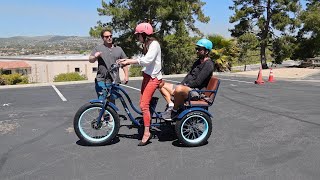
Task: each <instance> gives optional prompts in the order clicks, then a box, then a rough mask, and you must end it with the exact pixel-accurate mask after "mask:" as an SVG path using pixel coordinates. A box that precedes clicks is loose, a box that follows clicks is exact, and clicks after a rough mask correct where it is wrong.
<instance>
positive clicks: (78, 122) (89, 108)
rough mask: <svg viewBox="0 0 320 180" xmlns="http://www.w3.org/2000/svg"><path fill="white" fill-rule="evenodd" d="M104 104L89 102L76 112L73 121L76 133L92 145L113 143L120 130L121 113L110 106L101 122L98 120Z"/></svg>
mask: <svg viewBox="0 0 320 180" xmlns="http://www.w3.org/2000/svg"><path fill="white" fill-rule="evenodd" d="M102 108H103V105H102V104H91V103H87V104H85V105H83V106H82V107H81V108H80V109H79V110H78V111H77V113H76V115H75V117H74V121H73V126H74V130H75V133H76V134H77V136H78V137H79V139H80V140H82V141H84V142H85V143H87V144H90V145H105V144H109V143H111V141H112V140H113V139H114V138H115V136H116V135H117V134H118V132H119V128H120V120H119V115H118V114H117V113H116V112H115V111H114V110H113V109H112V108H111V107H109V106H107V107H106V109H105V114H104V117H103V118H102V120H101V121H100V123H98V122H97V119H98V117H99V113H100V111H101V110H102Z"/></svg>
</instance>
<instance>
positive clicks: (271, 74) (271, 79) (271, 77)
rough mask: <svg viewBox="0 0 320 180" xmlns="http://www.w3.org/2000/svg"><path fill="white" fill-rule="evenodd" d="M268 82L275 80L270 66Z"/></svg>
mask: <svg viewBox="0 0 320 180" xmlns="http://www.w3.org/2000/svg"><path fill="white" fill-rule="evenodd" d="M268 82H271V83H272V82H275V80H274V79H273V72H272V68H270V75H269V79H268Z"/></svg>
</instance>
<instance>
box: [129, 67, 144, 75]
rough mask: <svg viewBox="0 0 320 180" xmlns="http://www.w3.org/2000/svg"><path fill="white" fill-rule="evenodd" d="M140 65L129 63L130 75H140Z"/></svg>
mask: <svg viewBox="0 0 320 180" xmlns="http://www.w3.org/2000/svg"><path fill="white" fill-rule="evenodd" d="M141 69H142V67H141V66H137V65H131V66H130V69H129V71H130V72H129V74H130V77H137V76H142V71H141Z"/></svg>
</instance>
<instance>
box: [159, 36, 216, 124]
mask: <svg viewBox="0 0 320 180" xmlns="http://www.w3.org/2000/svg"><path fill="white" fill-rule="evenodd" d="M212 48H213V44H212V42H211V41H210V40H208V39H200V40H199V41H198V42H197V44H196V51H197V55H198V59H197V61H196V62H194V64H193V65H192V68H191V70H190V71H189V73H188V74H187V75H186V77H185V78H184V79H183V80H182V82H181V83H180V84H178V85H175V84H171V83H167V82H165V83H162V84H160V88H159V89H160V92H161V94H162V96H163V97H164V98H165V99H166V101H167V103H168V108H167V110H166V111H165V112H163V113H162V118H163V119H164V120H168V121H171V120H172V119H174V118H175V117H176V116H177V115H178V110H179V108H180V107H181V106H182V105H183V104H184V101H185V100H186V99H187V98H188V94H189V92H190V91H191V90H193V89H203V88H205V87H207V85H208V83H209V81H210V78H211V76H212V73H213V70H214V63H213V61H212V60H211V59H210V57H209V53H210V51H211V50H212ZM172 95H173V96H174V103H173V102H172V101H171V96H172ZM191 96H194V97H195V96H197V97H199V96H200V95H199V94H198V93H197V92H193V93H192V94H191Z"/></svg>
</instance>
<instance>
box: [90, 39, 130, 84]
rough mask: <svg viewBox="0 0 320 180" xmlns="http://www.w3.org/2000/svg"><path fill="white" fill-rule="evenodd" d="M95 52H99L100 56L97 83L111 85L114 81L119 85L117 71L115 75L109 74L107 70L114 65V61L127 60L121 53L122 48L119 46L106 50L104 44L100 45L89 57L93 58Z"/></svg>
mask: <svg viewBox="0 0 320 180" xmlns="http://www.w3.org/2000/svg"><path fill="white" fill-rule="evenodd" d="M96 52H101V55H100V57H99V58H98V71H97V76H96V79H97V81H105V82H106V83H111V82H112V81H113V80H115V82H117V83H119V82H120V77H119V71H116V72H115V74H113V73H110V72H109V70H110V67H111V65H112V64H114V63H116V60H118V59H124V58H127V55H126V54H125V53H124V52H123V50H122V48H121V47H119V46H113V47H112V48H108V47H107V46H105V45H104V44H101V45H98V46H96V47H95V48H94V49H93V50H92V52H91V55H92V56H94V54H95V53H96Z"/></svg>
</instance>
